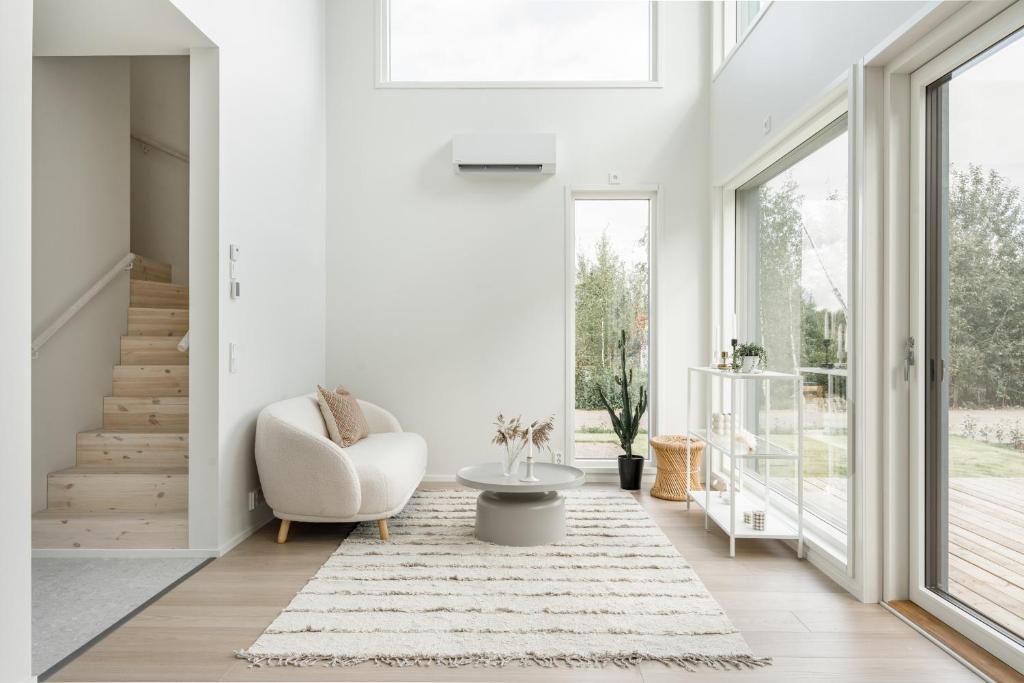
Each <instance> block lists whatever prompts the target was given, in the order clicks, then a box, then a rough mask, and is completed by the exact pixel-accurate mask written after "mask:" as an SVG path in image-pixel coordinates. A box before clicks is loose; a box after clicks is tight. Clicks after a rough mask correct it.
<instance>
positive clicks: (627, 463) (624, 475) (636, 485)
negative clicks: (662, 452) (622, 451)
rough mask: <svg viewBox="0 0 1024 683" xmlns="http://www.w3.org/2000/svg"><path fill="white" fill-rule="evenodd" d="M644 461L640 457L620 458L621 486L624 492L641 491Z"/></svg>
mask: <svg viewBox="0 0 1024 683" xmlns="http://www.w3.org/2000/svg"><path fill="white" fill-rule="evenodd" d="M643 473H644V459H643V458H641V457H640V456H639V455H620V456H619V486H620V487H621V488H622V490H623V491H639V490H640V477H641V476H643Z"/></svg>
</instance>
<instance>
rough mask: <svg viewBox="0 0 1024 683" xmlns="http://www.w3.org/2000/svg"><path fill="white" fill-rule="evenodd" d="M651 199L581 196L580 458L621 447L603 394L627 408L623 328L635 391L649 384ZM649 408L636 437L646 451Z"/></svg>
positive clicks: (609, 455)
mask: <svg viewBox="0 0 1024 683" xmlns="http://www.w3.org/2000/svg"><path fill="white" fill-rule="evenodd" d="M650 224H651V200H650V199H617V198H616V199H575V200H574V201H573V225H574V233H575V261H576V284H575V316H574V317H575V322H576V335H575V345H574V348H575V357H576V358H575V360H576V364H575V385H574V393H575V438H574V444H573V446H574V457H575V458H576V459H577V460H610V459H614V458H616V457H618V456H619V455H621V454H622V452H623V449H622V447H621V445H620V442H619V439H618V437H617V436H616V435H615V432H614V430H613V429H612V422H611V417H610V416H609V414H608V411H607V409H606V407H605V405H604V402H603V400H602V394H603V395H604V397H605V398H606V399H607V400H608V402H609V403H610V404H611V406H612V408H613V409H614V410H616V412H618V411H619V410H621V409H622V389H621V387H620V385H619V384H618V383H617V381H616V380H617V378H619V377H620V376H621V374H622V352H623V348H622V346H621V343H622V335H623V333H625V339H626V344H625V354H626V367H627V373H628V374H629V375H630V377H631V379H632V384H631V386H630V389H631V392H632V396H633V397H634V399H635V398H636V397H637V396H638V395H639V391H640V388H641V387H642V388H643V389H644V391H645V392H646V391H649V390H650V381H649V378H650V296H649V291H650ZM650 415H651V409H650V406H648V409H647V411H646V413H645V414H644V416H643V421H642V426H641V428H640V432H639V434H637V437H636V439H635V440H634V441H633V454H634V455H643V456H646V455H647V452H648V448H647V439H648V435H649V431H650V430H649V428H648V425H649V424H650Z"/></svg>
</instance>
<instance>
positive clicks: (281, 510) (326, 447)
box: [256, 394, 427, 543]
mask: <svg viewBox="0 0 1024 683" xmlns="http://www.w3.org/2000/svg"><path fill="white" fill-rule="evenodd" d="M359 406H360V407H361V408H362V409H363V414H364V415H366V421H367V422H368V423H369V425H370V436H368V437H367V438H365V439H363V440H361V441H359V442H358V443H356V444H354V445H352V446H349V447H348V448H341V447H340V446H338V445H337V444H336V443H334V442H333V441H331V440H330V439H329V438H328V436H327V427H326V425H325V424H324V420H323V417H322V416H321V414H320V406H319V405H318V404H317V400H316V396H315V395H314V394H309V395H306V396H299V397H297V398H291V399H288V400H285V401H279V402H277V403H272V404H271V405H269V406H267V407H266V408H264V409H263V411H262V412H261V413H260V416H259V420H258V421H257V423H256V467H257V469H258V470H259V475H260V483H261V485H262V486H263V494H264V495H265V496H266V499H267V503H268V504H269V505H270V507H271V508H272V509H273V511H274V516H275V517H277V518H278V519H280V520H281V526H280V530H279V531H278V534H277V542H278V543H284V542H285V541H286V540H287V539H288V528H289V526H290V525H291V522H292V521H293V520H294V521H300V522H362V521H367V520H374V519H375V520H377V524H378V526H379V528H380V536H381V538H382V539H384V540H387V538H388V526H387V518H388V517H392V516H394V515H395V514H397V513H399V512H400V511H401V510H402V508H403V507H405V504H406V502H408V500H409V498H410V496H412V493H413V491H415V490H416V487H417V486H418V485H419V483H420V482H421V481H422V480H423V475H424V473H425V472H426V469H427V443H426V441H424V440H423V437H421V436H420V435H419V434H413V433H412V432H403V431H402V426H401V425H400V424H398V420H396V419H395V416H394V415H392V414H391V413H389V412H388V411H386V410H384V409H383V408H381V407H380V406H376V405H374V404H372V403H368V402H367V401H359Z"/></svg>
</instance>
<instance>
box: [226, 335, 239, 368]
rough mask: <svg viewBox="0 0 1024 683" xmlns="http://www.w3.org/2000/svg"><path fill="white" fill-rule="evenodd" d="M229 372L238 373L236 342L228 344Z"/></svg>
mask: <svg viewBox="0 0 1024 683" xmlns="http://www.w3.org/2000/svg"><path fill="white" fill-rule="evenodd" d="M228 372H230V373H231V374H234V373H236V372H238V344H236V343H234V342H231V343H229V344H228Z"/></svg>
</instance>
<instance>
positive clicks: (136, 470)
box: [32, 256, 188, 548]
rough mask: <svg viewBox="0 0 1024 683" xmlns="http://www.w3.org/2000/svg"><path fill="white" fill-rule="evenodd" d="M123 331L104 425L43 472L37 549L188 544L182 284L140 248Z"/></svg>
mask: <svg viewBox="0 0 1024 683" xmlns="http://www.w3.org/2000/svg"><path fill="white" fill-rule="evenodd" d="M129 286H130V287H131V297H130V302H129V307H128V334H127V335H125V336H123V337H121V361H120V365H117V366H116V367H115V368H114V373H113V383H112V388H113V390H112V392H111V394H112V395H111V396H107V397H104V399H103V427H102V428H101V429H97V430H94V431H89V432H81V433H79V434H78V436H77V440H76V450H75V453H76V464H75V466H74V467H71V468H68V469H66V470H60V471H59V472H51V473H50V474H49V475H48V478H47V499H46V502H47V506H46V510H44V511H42V512H37V513H36V514H35V515H33V518H32V545H33V547H35V548H186V547H188V517H187V510H188V507H187V503H188V353H187V352H184V353H183V352H181V351H178V348H177V345H178V342H179V341H180V340H181V337H182V336H184V334H185V332H186V331H188V288H187V287H185V286H182V285H175V284H171V267H170V266H169V265H167V264H165V263H159V262H157V261H153V260H151V259H146V258H143V257H141V256H136V257H135V262H134V265H133V266H132V270H131V280H130V285H129Z"/></svg>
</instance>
